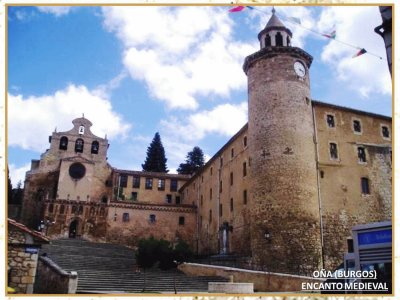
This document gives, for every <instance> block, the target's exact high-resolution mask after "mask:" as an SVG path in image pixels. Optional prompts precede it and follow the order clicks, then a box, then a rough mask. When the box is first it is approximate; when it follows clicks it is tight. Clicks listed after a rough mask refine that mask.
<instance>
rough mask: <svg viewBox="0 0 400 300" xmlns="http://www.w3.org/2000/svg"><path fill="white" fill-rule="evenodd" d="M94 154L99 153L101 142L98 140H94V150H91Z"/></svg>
mask: <svg viewBox="0 0 400 300" xmlns="http://www.w3.org/2000/svg"><path fill="white" fill-rule="evenodd" d="M91 152H92V154H98V153H99V142H98V141H94V142H93V143H92V150H91Z"/></svg>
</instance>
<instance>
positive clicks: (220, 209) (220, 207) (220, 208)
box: [219, 204, 222, 217]
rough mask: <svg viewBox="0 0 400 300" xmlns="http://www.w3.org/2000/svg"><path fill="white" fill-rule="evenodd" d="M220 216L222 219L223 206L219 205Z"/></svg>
mask: <svg viewBox="0 0 400 300" xmlns="http://www.w3.org/2000/svg"><path fill="white" fill-rule="evenodd" d="M219 216H220V217H222V204H220V205H219Z"/></svg>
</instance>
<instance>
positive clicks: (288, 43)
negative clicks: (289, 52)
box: [286, 36, 290, 47]
mask: <svg viewBox="0 0 400 300" xmlns="http://www.w3.org/2000/svg"><path fill="white" fill-rule="evenodd" d="M286 46H288V47H289V46H290V38H289V36H287V38H286Z"/></svg>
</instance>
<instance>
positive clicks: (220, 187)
mask: <svg viewBox="0 0 400 300" xmlns="http://www.w3.org/2000/svg"><path fill="white" fill-rule="evenodd" d="M219 192H220V193H222V180H220V182H219Z"/></svg>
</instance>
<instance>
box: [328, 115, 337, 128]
mask: <svg viewBox="0 0 400 300" xmlns="http://www.w3.org/2000/svg"><path fill="white" fill-rule="evenodd" d="M326 123H327V124H328V127H330V128H334V127H335V117H334V116H333V115H326Z"/></svg>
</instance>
